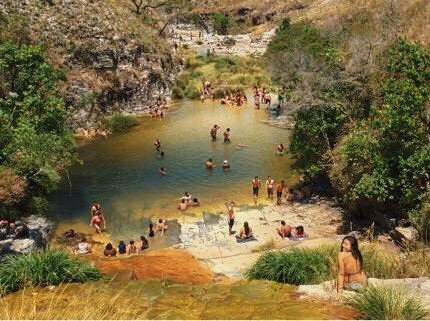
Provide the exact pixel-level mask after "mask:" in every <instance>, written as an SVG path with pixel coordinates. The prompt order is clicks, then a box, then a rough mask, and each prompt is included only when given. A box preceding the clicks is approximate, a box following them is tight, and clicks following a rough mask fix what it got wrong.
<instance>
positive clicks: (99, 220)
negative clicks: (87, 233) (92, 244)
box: [91, 212, 106, 233]
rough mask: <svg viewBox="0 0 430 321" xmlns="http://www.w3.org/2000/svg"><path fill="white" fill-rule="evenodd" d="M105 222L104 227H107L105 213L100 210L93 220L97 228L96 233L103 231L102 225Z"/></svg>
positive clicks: (92, 222) (92, 223)
mask: <svg viewBox="0 0 430 321" xmlns="http://www.w3.org/2000/svg"><path fill="white" fill-rule="evenodd" d="M102 223H103V228H104V229H106V221H105V219H104V217H103V214H102V213H101V212H98V214H97V215H94V216H93V219H92V220H91V225H93V226H94V227H95V228H96V233H101V232H102V229H101V225H102Z"/></svg>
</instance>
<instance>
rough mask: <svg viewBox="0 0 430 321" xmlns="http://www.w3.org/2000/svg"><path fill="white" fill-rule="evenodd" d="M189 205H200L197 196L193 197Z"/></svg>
mask: <svg viewBox="0 0 430 321" xmlns="http://www.w3.org/2000/svg"><path fill="white" fill-rule="evenodd" d="M189 205H190V206H200V202H199V199H198V198H197V197H194V198H193V201H192V202H191V204H189Z"/></svg>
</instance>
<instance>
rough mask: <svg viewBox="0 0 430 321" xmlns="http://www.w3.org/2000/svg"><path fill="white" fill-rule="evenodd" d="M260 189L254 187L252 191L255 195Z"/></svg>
mask: <svg viewBox="0 0 430 321" xmlns="http://www.w3.org/2000/svg"><path fill="white" fill-rule="evenodd" d="M258 190H259V188H258V187H253V188H252V193H253V194H254V195H255V196H258Z"/></svg>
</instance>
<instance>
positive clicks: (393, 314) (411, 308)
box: [347, 286, 428, 320]
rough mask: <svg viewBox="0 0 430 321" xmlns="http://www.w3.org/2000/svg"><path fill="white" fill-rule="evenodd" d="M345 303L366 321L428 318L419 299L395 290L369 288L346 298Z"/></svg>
mask: <svg viewBox="0 0 430 321" xmlns="http://www.w3.org/2000/svg"><path fill="white" fill-rule="evenodd" d="M347 303H348V304H349V305H351V306H352V307H353V308H355V309H357V310H358V311H359V312H360V318H362V319H367V320H422V319H426V318H427V316H428V311H427V310H426V309H425V307H424V305H423V303H422V302H421V300H420V299H418V298H416V297H412V296H408V295H406V294H405V293H404V292H403V291H402V290H401V289H397V288H389V287H373V286H369V287H367V288H366V289H365V290H363V291H361V292H359V293H356V294H354V295H352V296H350V297H348V298H347Z"/></svg>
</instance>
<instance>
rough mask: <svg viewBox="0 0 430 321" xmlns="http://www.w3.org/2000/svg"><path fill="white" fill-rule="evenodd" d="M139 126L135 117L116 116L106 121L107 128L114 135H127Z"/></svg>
mask: <svg viewBox="0 0 430 321" xmlns="http://www.w3.org/2000/svg"><path fill="white" fill-rule="evenodd" d="M137 124H138V120H137V119H136V117H134V116H128V115H122V114H116V115H113V116H112V117H110V118H108V119H106V126H107V128H108V129H109V131H110V132H111V133H113V134H118V133H125V132H127V131H129V130H130V129H131V128H132V127H134V126H136V125H137Z"/></svg>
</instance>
